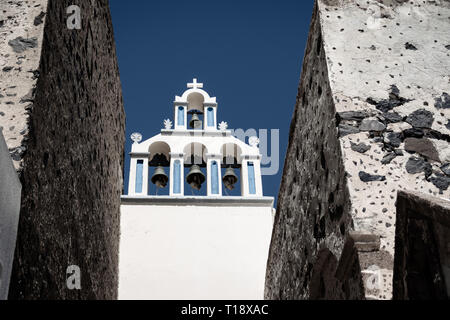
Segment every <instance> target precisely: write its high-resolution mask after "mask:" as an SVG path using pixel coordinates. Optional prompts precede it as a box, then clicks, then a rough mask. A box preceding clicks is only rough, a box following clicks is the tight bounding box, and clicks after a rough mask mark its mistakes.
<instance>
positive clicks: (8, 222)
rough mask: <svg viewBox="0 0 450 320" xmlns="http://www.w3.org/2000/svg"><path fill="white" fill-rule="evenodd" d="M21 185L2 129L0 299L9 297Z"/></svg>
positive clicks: (0, 148) (0, 134) (0, 135)
mask: <svg viewBox="0 0 450 320" xmlns="http://www.w3.org/2000/svg"><path fill="white" fill-rule="evenodd" d="M21 189H22V186H21V185H20V182H19V178H18V177H17V172H16V170H15V169H14V166H13V164H12V160H11V157H10V156H9V152H8V147H7V146H6V142H5V140H4V138H3V134H2V130H0V300H6V299H7V297H8V290H9V282H10V277H11V269H12V264H13V258H14V248H15V246H16V237H17V225H18V223H19V212H20V192H21Z"/></svg>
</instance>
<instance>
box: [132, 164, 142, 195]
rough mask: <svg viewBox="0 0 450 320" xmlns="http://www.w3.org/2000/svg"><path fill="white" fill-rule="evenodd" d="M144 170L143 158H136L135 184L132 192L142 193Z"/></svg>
mask: <svg viewBox="0 0 450 320" xmlns="http://www.w3.org/2000/svg"><path fill="white" fill-rule="evenodd" d="M143 171H144V160H138V161H137V163H136V184H135V187H134V192H136V193H142V180H143Z"/></svg>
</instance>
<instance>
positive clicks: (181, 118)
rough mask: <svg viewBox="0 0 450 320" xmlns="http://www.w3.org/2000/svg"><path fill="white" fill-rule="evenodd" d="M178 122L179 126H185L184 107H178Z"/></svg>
mask: <svg viewBox="0 0 450 320" xmlns="http://www.w3.org/2000/svg"><path fill="white" fill-rule="evenodd" d="M177 118H178V120H177V124H178V125H179V126H184V107H181V106H180V107H178V117H177Z"/></svg>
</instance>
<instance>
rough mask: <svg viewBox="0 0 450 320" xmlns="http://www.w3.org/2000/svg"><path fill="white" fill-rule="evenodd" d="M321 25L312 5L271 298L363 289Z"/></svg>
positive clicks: (351, 294)
mask: <svg viewBox="0 0 450 320" xmlns="http://www.w3.org/2000/svg"><path fill="white" fill-rule="evenodd" d="M320 29H321V27H320V23H319V16H318V12H317V9H315V10H314V14H313V17H312V22H311V32H310V34H309V38H308V43H307V48H306V53H305V57H304V61H303V70H302V75H301V80H300V83H301V85H300V88H299V91H298V96H297V103H296V107H295V111H294V117H293V119H292V122H291V129H290V135H289V145H288V150H287V153H286V160H285V165H284V171H283V178H282V182H281V187H280V192H279V198H278V204H277V214H276V217H275V226H274V230H273V235H272V243H271V249H270V253H269V259H268V268H267V277H266V292H265V297H266V298H267V299H333V298H334V299H356V298H360V297H362V296H363V289H362V283H361V278H360V270H359V263H358V258H357V255H356V254H355V252H354V250H355V249H354V244H353V241H352V239H351V238H350V237H349V236H348V235H349V231H350V230H351V229H352V228H353V225H352V224H353V222H352V219H351V216H350V214H349V212H350V201H349V198H350V196H349V193H348V188H347V184H346V180H345V170H344V165H343V161H342V155H341V150H340V145H339V140H338V136H337V131H336V119H335V110H334V104H333V98H332V93H331V89H330V86H329V84H328V81H327V79H328V70H327V64H326V61H325V58H326V57H325V52H324V48H323V42H322V36H321V31H320ZM344 247H345V248H346V249H345V250H344ZM355 269H356V270H355Z"/></svg>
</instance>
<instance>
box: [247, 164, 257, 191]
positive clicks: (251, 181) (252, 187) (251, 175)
mask: <svg viewBox="0 0 450 320" xmlns="http://www.w3.org/2000/svg"><path fill="white" fill-rule="evenodd" d="M247 168H248V192H249V193H250V194H256V184H255V166H254V165H253V162H249V163H248V164H247Z"/></svg>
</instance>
